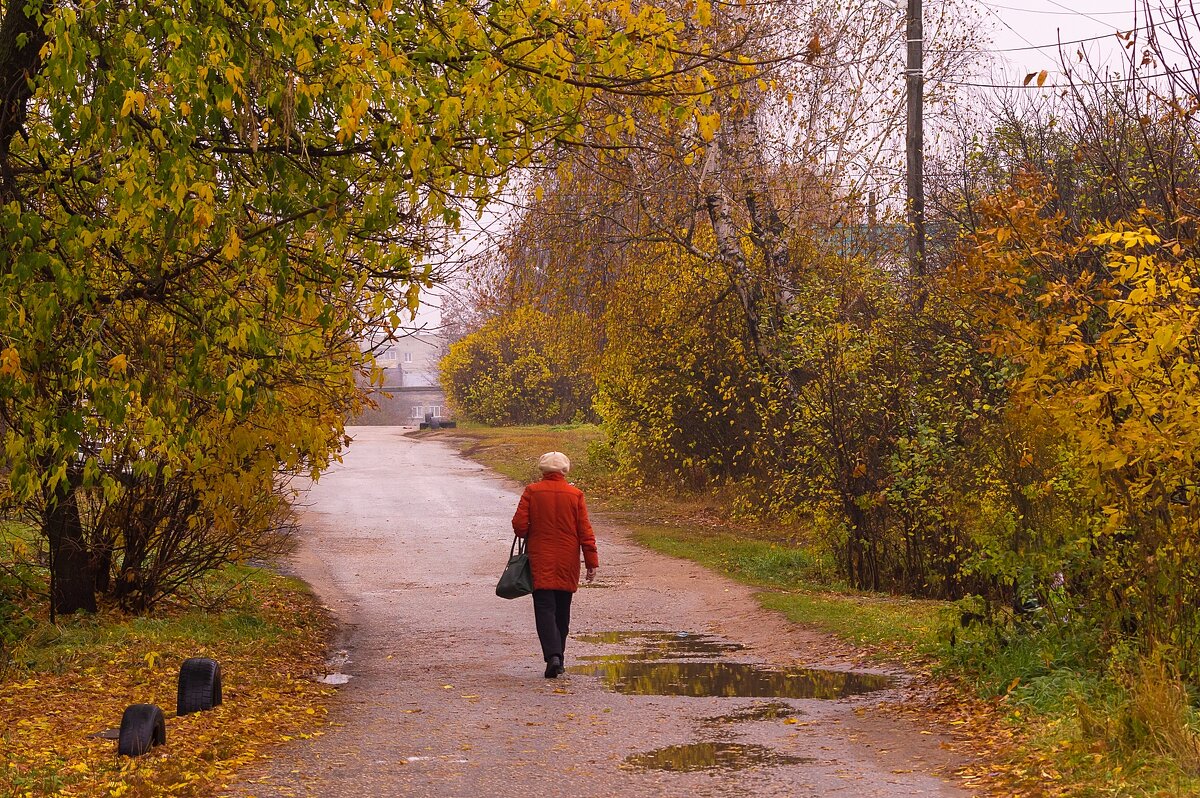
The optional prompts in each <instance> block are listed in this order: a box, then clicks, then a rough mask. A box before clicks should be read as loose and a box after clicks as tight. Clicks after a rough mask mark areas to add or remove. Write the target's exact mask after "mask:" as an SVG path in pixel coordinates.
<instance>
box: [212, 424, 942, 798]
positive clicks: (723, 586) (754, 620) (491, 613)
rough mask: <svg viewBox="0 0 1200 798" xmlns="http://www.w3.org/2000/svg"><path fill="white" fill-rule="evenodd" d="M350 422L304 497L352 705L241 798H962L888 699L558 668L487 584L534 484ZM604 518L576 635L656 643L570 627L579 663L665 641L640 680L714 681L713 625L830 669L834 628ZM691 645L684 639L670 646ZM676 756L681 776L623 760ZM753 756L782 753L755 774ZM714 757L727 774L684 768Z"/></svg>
mask: <svg viewBox="0 0 1200 798" xmlns="http://www.w3.org/2000/svg"><path fill="white" fill-rule="evenodd" d="M352 434H353V435H354V437H355V442H354V444H353V446H352V447H351V448H350V451H349V453H348V454H347V456H346V459H345V463H344V464H343V465H342V466H340V467H338V468H337V469H335V470H333V471H332V472H331V473H329V474H328V475H327V476H326V477H325V478H323V479H322V480H321V482H320V484H319V485H318V486H317V487H316V488H315V489H314V490H313V491H312V493H311V495H310V497H309V505H310V506H309V507H308V508H307V509H306V510H305V511H304V513H303V518H302V525H303V528H304V529H305V532H306V538H305V540H304V543H303V547H302V549H301V551H300V552H299V554H298V556H297V560H296V567H297V569H298V570H299V572H300V574H301V575H302V576H303V577H304V578H305V579H307V580H308V581H309V582H310V583H311V584H312V585H313V586H314V588H315V589H316V590H317V592H318V594H319V595H320V596H321V597H322V599H323V600H324V601H326V602H327V603H328V604H329V606H330V607H332V608H333V610H334V611H335V613H336V614H337V615H338V617H339V619H340V620H341V621H342V622H343V624H345V626H346V630H347V637H346V646H347V649H348V652H349V662H347V663H346V664H345V665H344V666H343V667H342V670H344V671H345V672H346V673H348V674H350V675H351V676H352V678H351V680H350V681H349V683H348V684H346V685H345V686H344V687H343V688H341V693H340V695H339V696H338V698H337V700H336V701H335V704H334V708H333V710H332V719H333V721H334V727H333V728H331V729H329V730H328V731H327V732H326V733H325V734H324V735H322V736H321V737H319V738H317V739H315V740H311V741H297V742H295V743H291V744H289V745H288V746H287V747H284V748H283V749H280V751H279V752H278V754H277V756H276V758H275V759H274V760H272V761H271V762H269V763H266V764H264V765H263V766H261V767H260V768H259V770H258V771H257V772H253V773H251V774H250V775H249V778H248V779H247V780H246V781H245V782H243V783H242V784H241V785H239V786H238V788H237V789H236V790H235V791H234V794H235V795H238V796H260V797H265V796H355V797H356V798H366V797H367V796H381V797H386V796H463V798H466V797H467V796H488V797H489V798H490V797H492V796H498V797H499V798H507V797H508V796H511V797H512V798H518V797H519V798H542V797H543V796H545V797H546V798H554V797H557V796H568V795H569V796H582V797H585V798H586V797H590V796H595V797H596V798H599V797H600V796H621V797H625V796H725V795H729V796H733V795H737V796H745V795H753V796H768V795H781V796H782V795H788V796H839V795H844V796H855V798H860V797H862V798H866V797H867V796H918V795H920V796H928V795H937V796H966V793H965V792H962V791H961V790H959V789H957V788H956V787H953V786H951V785H950V784H948V783H946V782H945V781H943V778H942V777H941V776H939V773H942V772H944V771H945V769H946V768H947V767H948V766H949V765H950V764H951V763H950V762H949V761H948V759H947V757H948V754H947V753H946V752H945V751H944V750H942V749H941V748H940V747H939V742H940V741H939V739H938V738H937V736H936V735H932V734H930V733H929V732H928V731H926V730H922V729H918V728H916V727H913V726H910V725H908V724H907V723H905V722H903V721H898V720H894V719H891V718H888V717H883V716H882V715H881V714H880V713H876V712H873V711H872V710H871V705H872V704H873V703H874V702H876V701H878V700H880V698H885V697H887V696H888V694H889V692H891V691H887V690H885V691H881V692H873V693H870V694H867V695H861V696H857V697H853V698H844V699H839V700H816V699H795V698H789V699H779V698H768V697H742V698H738V697H723V696H722V697H692V696H680V695H638V694H626V693H622V692H617V691H615V690H612V689H609V688H608V687H606V686H605V683H604V682H603V681H602V680H601V679H599V678H597V677H595V676H591V675H582V674H579V673H574V674H569V675H567V676H565V677H564V678H562V679H559V680H547V679H544V678H542V673H541V669H542V663H541V661H540V655H539V653H538V646H537V640H536V636H535V634H534V631H533V617H532V615H533V611H532V606H531V604H530V602H529V600H528V599H518V600H516V601H503V600H501V599H498V598H496V597H495V595H494V594H493V592H492V591H493V588H494V586H495V580H496V578H497V576H498V575H499V570H500V568H501V567H502V565H503V562H504V559H505V557H506V556H507V554H508V543H509V540H510V535H509V532H508V530H509V529H510V528H511V527H510V525H509V519H510V518H511V515H512V511H513V509H514V508H515V506H516V500H517V496H518V492H517V491H518V488H517V486H516V485H514V484H513V483H511V482H509V481H506V480H503V479H501V478H499V477H497V476H495V475H493V474H491V473H490V472H488V471H486V470H485V469H483V468H482V467H481V466H478V465H476V464H474V463H472V462H470V461H467V460H465V459H463V458H461V457H460V456H458V455H457V454H456V453H454V452H453V451H451V450H450V449H449V448H448V447H446V446H444V445H442V444H439V443H436V442H432V441H414V440H412V439H409V438H405V437H403V436H402V434H401V432H400V430H399V429H397V428H388V427H361V428H357V429H355V430H353V431H352ZM596 527H597V528H596V532H597V538H598V543H599V548H600V557H601V563H602V569H601V578H600V580H599V584H598V585H597V586H596V587H591V588H586V589H583V590H581V591H580V592H579V594H578V595H577V596H576V601H575V610H574V619H573V628H572V635H573V636H574V635H575V634H580V635H587V634H589V633H592V634H597V633H607V632H621V631H627V630H643V631H645V632H647V633H648V634H649V635H650V636H648V637H643V638H635V639H629V640H625V641H624V642H623V643H604V642H592V643H586V642H581V641H576V640H572V641H571V644H570V645H569V646H568V650H567V664H568V666H572V665H575V666H579V665H581V664H582V665H587V664H588V663H589V662H590V661H589V660H584V659H581V657H587V656H596V655H609V654H615V653H621V652H633V651H637V650H640V649H642V648H650V649H654V652H656V653H657V655H662V654H663V653H666V655H667V661H666V662H665V663H664V662H663V661H662V660H653V659H648V660H646V662H645V663H643V664H636V663H635V665H634V666H632V667H644V668H648V669H650V670H648V671H647V673H648V674H649V675H648V676H647V677H646V678H645V679H643V680H642V681H641V682H636V681H634V682H632V683H633V684H634V685H635V686H636V685H641V686H643V687H645V686H651V687H653V686H654V685H655V684H658V681H656V680H658V677H661V676H662V674H663V673H668V674H674V676H672V677H671V678H670V679H667V681H668V682H671V681H673V682H674V683H675V684H676V686H675V687H674V688H672V689H675V690H676V691H679V690H681V689H682V690H685V691H687V690H693V689H700V688H702V687H703V686H704V684H710V685H711V684H716V682H715V681H713V682H706V681H705V678H700V679H694V678H693V679H691V680H690V681H689V680H688V678H687V676H688V673H689V671H688V669H689V668H696V667H699V668H700V669H701V670H703V669H704V668H706V667H709V666H707V665H705V664H703V663H704V662H711V660H712V657H709V658H708V659H707V660H700V661H695V660H689V659H683V657H686V656H687V655H689V654H694V653H696V651H694V650H691V649H689V648H688V644H694V643H695V641H696V640H697V637H696V636H697V635H704V634H707V635H711V636H715V637H716V638H718V640H717V642H724V643H729V644H735V643H737V644H744V645H745V646H747V648H745V649H744V650H734V651H728V652H725V653H723V654H721V655H720V656H719V662H721V663H725V664H723V665H720V666H718V667H719V668H724V669H738V668H744V667H746V666H747V664H755V663H757V664H759V665H769V666H772V667H773V668H775V669H776V670H777V671H779V670H782V669H784V668H785V667H791V666H795V665H796V664H797V663H799V664H801V665H811V664H814V663H822V664H829V663H830V658H829V657H827V656H826V653H827V652H828V651H830V650H831V649H832V648H833V647H832V646H830V645H829V641H828V640H826V639H824V638H822V637H821V636H819V635H816V634H813V633H811V632H806V631H804V630H802V629H799V628H797V627H794V626H792V625H790V624H787V623H785V622H782V621H781V620H780V619H779V618H778V617H777V616H775V615H773V614H770V613H766V612H763V611H760V610H759V609H757V605H756V604H755V602H754V600H753V597H752V595H751V593H750V591H749V590H748V589H747V588H745V587H743V586H740V585H738V584H736V583H733V582H729V581H726V580H724V579H721V578H719V577H715V576H713V575H712V574H711V573H710V572H708V571H705V570H703V569H701V568H699V567H697V566H693V565H691V564H689V563H685V562H681V561H678V560H673V559H670V558H667V557H663V556H660V555H657V554H654V553H651V552H648V551H645V550H643V549H640V548H637V547H635V546H633V545H631V544H629V543H627V542H625V541H624V539H623V537H622V535H621V533H620V531H619V530H616V529H614V528H612V527H611V526H609V525H606V524H604V523H603V522H599V523H597V524H596ZM680 632H686V633H689V637H687V638H682V637H678V634H679V633H680ZM655 633H657V636H655ZM700 641H701V642H704V639H703V638H700ZM675 642H680V643H682V644H683V645H680V646H673V647H671V648H669V649H664V645H671V644H673V643H675ZM709 642H712V641H711V640H710V641H709ZM654 655H655V654H654V653H652V654H651V655H650V656H654ZM680 663H682V664H680ZM739 663H742V664H739ZM834 664H835V665H836V663H834ZM662 665H666V667H667V668H668V670H667V671H663V670H661V669H660V670H654V669H655V668H659V667H660V666H662ZM671 668H674V670H670V669H671ZM706 673H707V671H706ZM722 673H724V671H722ZM738 673H740V674H741V675H740V676H737V677H736V678H735V679H733V681H729V680H728V679H727V680H726V681H727V682H728V683H730V684H736V685H740V686H741V687H742V688H745V687H746V685H747V684H759V683H760V682H761V681H762V678H763V675H762V674H761V673H759V674H758V675H757V676H753V677H752V678H749V681H747V678H744V677H746V673H751V674H753V673H754V672H753V671H747V672H746V673H742V672H741V671H738ZM681 674H682V676H681ZM626 675H628V674H626ZM725 675H726V676H728V674H727V673H726V674H725ZM835 676H836V675H835ZM767 677H770V674H769V673H768V674H767ZM799 678H800V677H795V678H793V679H791V680H790V681H789V684H792V686H794V685H795V683H796V682H797V679H799ZM755 679H758V681H755ZM681 680H682V681H681ZM825 681H828V680H825ZM834 682H835V686H836V682H837V680H836V679H834ZM681 683H682V684H684V687H682V688H680V687H679V684H681ZM698 683H703V684H699V686H697V684H698ZM822 683H823V682H822ZM660 686H661V685H660ZM760 686H761V685H760ZM739 716H740V717H742V718H744V719H742V720H738V717H739ZM756 717H758V718H759V719H755V718H756ZM694 744H700V745H699V746H696V745H694ZM673 746H693V747H691V748H671V747H673ZM739 746H742V747H739ZM660 749H668V753H669V754H670V756H668V757H666V759H667V760H669V761H672V762H673V763H674V764H673V765H672V766H673V767H674V768H676V770H662V769H656V768H647V767H638V766H633V765H631V764H630V763H629V762H627V758H629V757H636V756H637V755H641V754H645V753H647V752H654V751H658V750H660ZM739 756H740V757H749V758H754V757H765V758H766V759H767V761H766V762H765V763H764V764H757V765H753V766H749V767H738V766H737V765H738V763H739V762H740V760H739V759H738V757H739ZM706 757H707V758H711V759H712V762H716V763H723V766H719V767H711V768H707V769H703V770H684V771H679V770H678V768H680V767H696V766H698V763H703V761H705V758H706ZM710 764H711V763H710Z"/></svg>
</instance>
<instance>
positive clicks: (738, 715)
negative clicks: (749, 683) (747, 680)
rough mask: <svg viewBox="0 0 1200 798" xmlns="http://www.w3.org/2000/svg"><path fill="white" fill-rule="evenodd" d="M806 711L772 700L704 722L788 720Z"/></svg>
mask: <svg viewBox="0 0 1200 798" xmlns="http://www.w3.org/2000/svg"><path fill="white" fill-rule="evenodd" d="M803 714H804V713H803V712H802V711H801V710H799V709H797V708H796V707H794V706H792V705H791V704H785V703H783V702H782V701H778V702H772V703H770V704H754V705H752V706H748V707H745V708H743V709H739V710H736V711H734V712H730V713H729V714H727V715H718V716H716V717H715V718H705V720H704V722H705V723H709V724H713V725H719V724H722V723H756V722H760V721H769V720H786V719H787V718H797V717H800V716H801V715H803Z"/></svg>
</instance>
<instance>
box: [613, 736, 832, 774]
mask: <svg viewBox="0 0 1200 798" xmlns="http://www.w3.org/2000/svg"><path fill="white" fill-rule="evenodd" d="M812 761H813V760H812V759H809V758H807V757H799V756H789V755H787V754H781V753H779V752H778V751H773V750H771V749H770V748H767V747H766V746H763V745H743V744H741V743H692V744H691V745H672V746H669V747H667V748H659V749H658V750H656V751H647V752H646V753H644V754H634V755H633V756H630V757H628V758H626V760H625V766H626V767H631V768H638V769H640V770H667V771H673V772H689V771H695V770H744V769H746V768H752V767H759V766H763V765H797V764H802V763H805V762H812Z"/></svg>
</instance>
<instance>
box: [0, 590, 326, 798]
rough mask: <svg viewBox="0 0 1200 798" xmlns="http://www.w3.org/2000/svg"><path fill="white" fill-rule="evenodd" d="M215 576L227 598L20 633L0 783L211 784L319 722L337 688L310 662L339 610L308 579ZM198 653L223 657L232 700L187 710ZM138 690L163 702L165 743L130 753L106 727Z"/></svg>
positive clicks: (137, 796) (186, 789)
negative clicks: (185, 688) (319, 678)
mask: <svg viewBox="0 0 1200 798" xmlns="http://www.w3.org/2000/svg"><path fill="white" fill-rule="evenodd" d="M212 579H213V580H214V581H216V582H218V583H220V584H217V585H214V586H213V587H215V588H217V589H222V590H228V591H229V594H228V598H227V601H226V603H225V604H224V608H223V609H221V610H220V611H213V612H207V611H203V610H196V609H192V610H166V611H164V612H163V613H160V614H159V615H158V616H156V617H142V618H129V617H126V616H122V615H120V614H117V613H108V612H106V613H100V614H97V615H94V616H84V615H77V616H72V617H71V618H68V619H65V620H64V621H63V622H62V623H60V624H57V625H53V626H52V625H50V624H47V623H41V624H38V625H36V626H34V627H33V629H32V630H31V631H29V632H28V633H27V634H26V635H25V636H24V637H23V639H22V640H21V641H20V642H19V643H17V644H16V645H15V646H14V648H13V649H12V652H11V660H10V664H9V666H8V668H7V669H6V671H5V672H4V673H3V674H2V675H0V749H3V750H4V752H5V756H4V761H3V764H2V765H0V795H11V796H21V797H24V796H43V795H47V796H48V795H54V796H113V797H114V798H119V796H126V798H150V796H161V795H180V796H210V795H215V794H217V793H219V792H220V791H221V790H222V789H223V788H224V787H225V786H227V785H228V784H230V783H232V781H233V780H234V779H235V777H236V774H237V770H238V768H240V767H242V766H244V765H246V764H247V763H250V762H253V761H254V760H255V759H257V758H259V757H261V756H262V755H263V751H264V749H266V748H267V747H268V746H271V745H273V744H276V743H280V742H284V741H286V740H290V739H293V738H296V737H309V736H312V735H314V734H317V733H319V728H320V726H321V725H322V724H323V722H324V717H325V711H326V710H325V707H324V703H325V700H326V698H327V696H328V695H330V694H331V692H332V691H331V689H330V688H327V687H324V686H322V685H320V684H319V683H317V682H315V681H313V680H312V679H311V678H310V674H311V673H312V672H314V671H316V670H319V668H320V666H321V664H322V662H323V659H324V651H325V642H326V639H327V635H328V633H329V630H330V623H329V620H328V618H327V617H326V616H325V615H324V613H323V612H322V611H321V610H320V608H319V607H318V605H317V603H316V601H315V600H314V599H313V597H312V595H311V594H310V593H309V592H308V591H307V589H306V588H305V586H304V585H303V584H302V583H300V582H298V581H296V580H293V579H289V578H286V577H282V576H279V575H276V574H273V573H269V572H265V571H259V570H252V569H244V568H230V569H226V570H225V571H223V572H221V573H219V574H216V575H214V576H213V577H212ZM198 656H208V657H212V658H213V659H215V660H217V661H218V662H219V663H220V664H221V669H222V676H223V681H224V703H223V704H222V705H221V706H219V707H217V708H215V709H214V710H213V711H211V712H201V713H195V714H191V715H187V716H185V717H182V718H176V717H175V700H176V680H177V678H178V672H179V666H180V664H181V663H182V662H183V660H184V659H186V658H188V657H198ZM135 703H149V704H156V705H158V706H159V707H160V708H162V710H163V712H164V714H165V715H166V717H167V743H166V745H165V746H160V747H157V748H154V749H152V751H151V752H150V753H149V754H146V755H144V756H142V757H138V758H136V759H131V758H126V757H120V758H119V757H117V756H116V743H115V742H113V741H109V740H103V739H99V738H97V737H95V736H94V735H95V734H96V733H97V732H100V731H103V730H105V729H112V728H117V727H119V726H120V722H121V714H122V713H123V711H124V709H125V707H126V706H128V705H130V704H135Z"/></svg>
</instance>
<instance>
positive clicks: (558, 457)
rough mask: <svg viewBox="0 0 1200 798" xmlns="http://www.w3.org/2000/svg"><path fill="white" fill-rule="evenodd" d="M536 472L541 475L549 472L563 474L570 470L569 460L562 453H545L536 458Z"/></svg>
mask: <svg viewBox="0 0 1200 798" xmlns="http://www.w3.org/2000/svg"><path fill="white" fill-rule="evenodd" d="M538 470H539V471H541V472H542V473H543V474H545V473H548V472H550V471H558V472H560V473H563V474H565V473H567V472H568V471H570V470H571V460H570V458H569V457H567V456H566V455H565V454H563V453H562V452H546V453H545V454H544V455H542V456H541V457H540V458H538Z"/></svg>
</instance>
